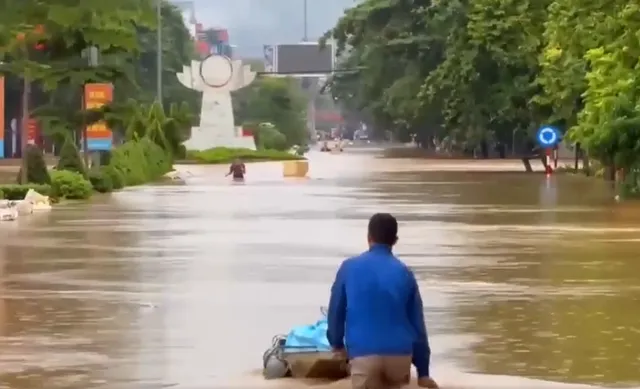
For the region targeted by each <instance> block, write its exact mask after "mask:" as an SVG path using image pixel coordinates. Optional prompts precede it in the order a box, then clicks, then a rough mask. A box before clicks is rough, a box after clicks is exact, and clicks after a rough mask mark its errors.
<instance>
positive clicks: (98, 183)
mask: <svg viewBox="0 0 640 389" xmlns="http://www.w3.org/2000/svg"><path fill="white" fill-rule="evenodd" d="M106 170H107V167H106V166H103V167H100V168H98V169H91V170H90V171H89V181H90V182H91V186H93V189H94V190H95V191H96V192H99V193H109V192H113V181H112V180H111V175H110V174H109V172H107V171H106Z"/></svg>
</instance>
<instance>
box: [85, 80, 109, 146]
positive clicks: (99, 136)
mask: <svg viewBox="0 0 640 389" xmlns="http://www.w3.org/2000/svg"><path fill="white" fill-rule="evenodd" d="M111 101H113V85H111V84H86V85H85V86H84V106H85V108H86V109H95V108H100V107H102V106H103V105H106V104H109V103H110V102H111ZM112 145H113V134H112V133H111V129H110V128H109V127H107V123H104V122H98V123H94V124H92V125H90V126H88V127H87V148H88V149H89V151H99V150H104V151H107V150H111V146H112Z"/></svg>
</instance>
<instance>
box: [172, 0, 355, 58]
mask: <svg viewBox="0 0 640 389" xmlns="http://www.w3.org/2000/svg"><path fill="white" fill-rule="evenodd" d="M175 1H176V2H179V0H175ZM193 3H194V5H195V9H196V18H197V19H198V22H199V23H202V24H203V26H204V27H205V28H209V27H221V28H226V29H227V30H228V31H229V40H230V43H231V44H232V45H237V46H238V48H237V49H236V53H237V54H239V55H241V56H257V57H260V56H261V53H262V45H264V44H278V43H280V44H282V43H297V42H300V41H301V40H302V38H303V35H304V17H303V15H304V12H303V10H304V2H303V0H194V1H193ZM354 4H355V0H307V28H308V34H309V39H310V40H317V39H318V38H319V37H320V36H321V35H322V34H324V32H326V31H327V30H328V29H330V28H331V27H333V26H334V25H335V23H336V21H337V20H338V18H339V17H340V16H341V15H342V13H343V11H344V9H345V8H347V7H350V6H352V5H354Z"/></svg>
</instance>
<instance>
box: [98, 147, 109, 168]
mask: <svg viewBox="0 0 640 389" xmlns="http://www.w3.org/2000/svg"><path fill="white" fill-rule="evenodd" d="M110 163H111V151H110V150H105V151H100V166H107V165H108V164H110Z"/></svg>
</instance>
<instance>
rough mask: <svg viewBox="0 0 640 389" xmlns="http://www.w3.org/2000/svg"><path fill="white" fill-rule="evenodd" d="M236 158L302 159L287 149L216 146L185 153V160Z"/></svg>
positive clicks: (204, 161) (227, 160)
mask: <svg viewBox="0 0 640 389" xmlns="http://www.w3.org/2000/svg"><path fill="white" fill-rule="evenodd" d="M236 158H240V159H242V160H243V161H244V162H260V161H291V160H300V159H304V158H303V157H301V156H298V155H295V154H291V153H289V152H287V151H277V150H250V149H235V148H228V147H216V148H213V149H209V150H204V151H189V152H188V155H187V162H189V161H190V162H195V163H202V164H220V163H231V162H233V160H234V159H236Z"/></svg>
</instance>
